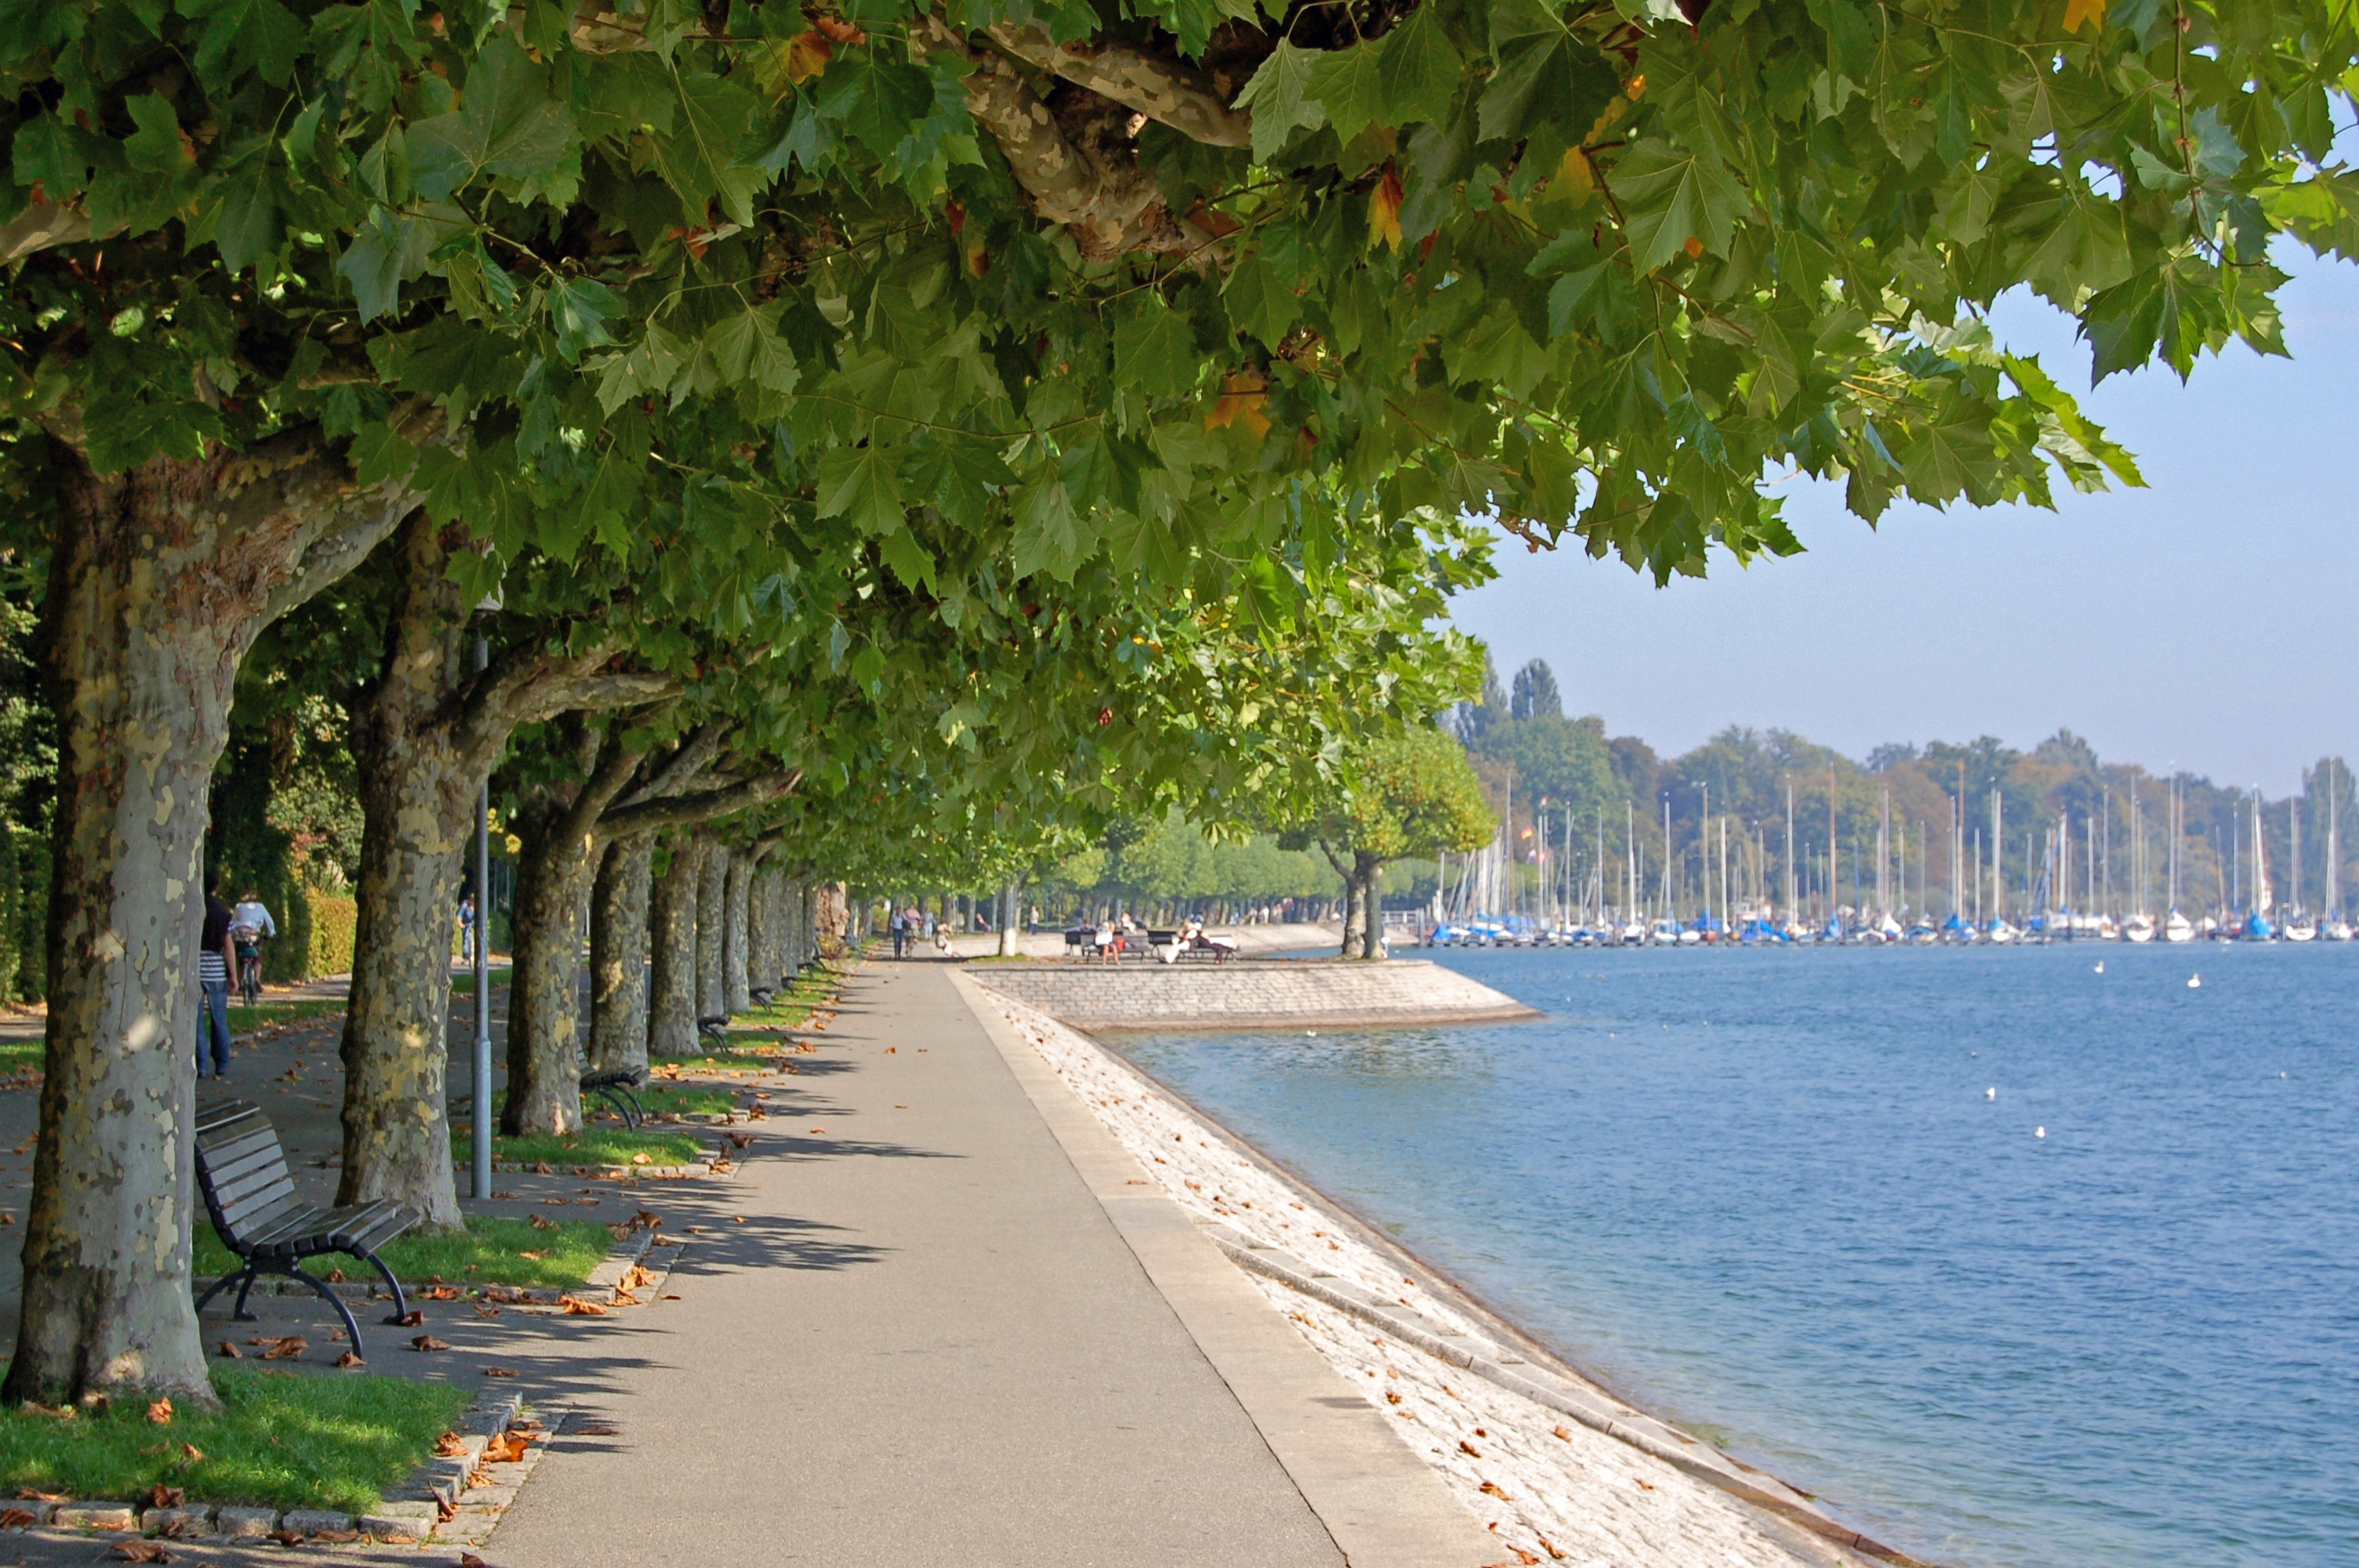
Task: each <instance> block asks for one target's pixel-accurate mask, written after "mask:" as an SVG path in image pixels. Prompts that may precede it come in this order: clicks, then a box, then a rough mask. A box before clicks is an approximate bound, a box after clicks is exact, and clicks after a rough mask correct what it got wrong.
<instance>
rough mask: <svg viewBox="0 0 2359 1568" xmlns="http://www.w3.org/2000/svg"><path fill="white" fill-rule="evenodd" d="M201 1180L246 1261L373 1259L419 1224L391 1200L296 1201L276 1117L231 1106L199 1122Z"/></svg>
mask: <svg viewBox="0 0 2359 1568" xmlns="http://www.w3.org/2000/svg"><path fill="white" fill-rule="evenodd" d="M196 1154H197V1180H198V1182H199V1184H200V1185H201V1186H202V1188H203V1189H204V1195H205V1206H206V1207H207V1209H208V1210H209V1211H210V1212H211V1213H212V1217H213V1219H214V1222H215V1227H216V1228H217V1229H219V1230H221V1231H222V1233H223V1234H222V1241H223V1244H224V1245H226V1246H227V1247H228V1248H229V1249H231V1250H232V1251H234V1252H235V1253H237V1254H238V1255H239V1256H241V1257H244V1258H247V1259H253V1258H257V1257H261V1258H272V1259H282V1260H292V1259H297V1258H306V1257H310V1256H311V1255H312V1254H314V1253H319V1252H349V1253H352V1254H353V1255H354V1256H356V1257H363V1258H366V1257H370V1256H373V1255H374V1254H375V1249H376V1248H377V1247H378V1246H379V1245H380V1244H381V1243H383V1242H386V1241H389V1240H391V1239H393V1238H395V1237H397V1236H398V1235H400V1234H401V1233H402V1232H403V1231H405V1230H407V1229H408V1228H409V1227H410V1226H411V1225H412V1224H413V1223H415V1218H414V1217H413V1216H412V1215H411V1213H410V1211H409V1210H408V1207H407V1206H404V1205H402V1204H400V1203H398V1202H396V1201H395V1200H393V1199H390V1198H381V1199H378V1200H377V1201H375V1202H374V1203H365V1204H353V1205H351V1206H347V1207H344V1208H317V1207H312V1206H308V1205H305V1204H301V1203H299V1202H297V1201H296V1196H295V1178H294V1175H293V1173H291V1172H289V1171H288V1168H287V1152H286V1149H285V1147H284V1146H283V1145H281V1144H280V1143H279V1141H278V1134H277V1130H274V1129H273V1128H272V1127H271V1125H270V1119H269V1118H267V1117H266V1116H264V1115H263V1114H262V1112H261V1110H260V1108H257V1107H255V1106H254V1105H252V1104H250V1103H246V1102H242V1101H228V1102H224V1103H223V1104H221V1105H217V1106H214V1107H212V1108H208V1109H206V1110H204V1111H202V1112H201V1113H200V1114H199V1116H198V1119H197V1149H196Z"/></svg>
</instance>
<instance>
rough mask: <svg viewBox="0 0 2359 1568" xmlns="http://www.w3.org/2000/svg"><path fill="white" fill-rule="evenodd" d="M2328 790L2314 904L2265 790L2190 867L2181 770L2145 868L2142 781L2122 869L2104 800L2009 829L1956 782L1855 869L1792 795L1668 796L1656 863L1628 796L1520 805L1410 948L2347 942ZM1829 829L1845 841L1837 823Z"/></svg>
mask: <svg viewBox="0 0 2359 1568" xmlns="http://www.w3.org/2000/svg"><path fill="white" fill-rule="evenodd" d="M1830 798H1832V791H1831V792H1830ZM2334 799H2335V796H2334V795H2333V794H2332V792H2330V793H2329V795H2328V803H2329V806H2330V813H2329V816H2328V822H2327V829H2326V855H2325V865H2326V886H2325V888H2324V889H2323V890H2322V892H2323V898H2322V900H2321V903H2318V904H2317V905H2316V906H2315V907H2313V906H2311V905H2310V903H2309V902H2308V900H2307V898H2306V890H2305V889H2304V888H2303V887H2302V879H2301V865H2302V860H2301V851H2300V844H2301V822H2300V818H2299V816H2297V815H2295V814H2294V813H2293V812H2292V811H2291V810H2290V809H2289V808H2288V810H2287V811H2286V812H2285V813H2284V815H2283V816H2282V817H2281V818H2280V820H2279V821H2278V823H2277V824H2276V826H2280V827H2286V828H2287V829H2288V834H2289V837H2290V839H2291V843H2292V846H2293V851H2292V855H2291V862H2292V865H2291V874H2290V876H2289V877H2286V878H2284V879H2282V880H2283V881H2284V883H2285V885H2284V886H2283V887H2282V888H2281V887H2280V885H2279V882H2280V879H2279V878H2278V877H2277V876H2274V875H2273V874H2272V872H2271V870H2270V865H2269V858H2268V852H2267V842H2268V838H2269V835H2268V832H2267V831H2266V828H2267V827H2269V826H2270V825H2269V824H2266V823H2265V822H2264V820H2263V813H2264V810H2265V807H2264V806H2263V804H2262V801H2261V799H2260V797H2259V796H2258V795H2254V796H2253V797H2252V798H2251V799H2250V800H2249V802H2247V803H2246V808H2245V810H2244V811H2243V812H2241V813H2240V815H2241V816H2243V820H2241V821H2240V822H2239V823H2238V824H2237V825H2236V829H2237V830H2236V832H2235V833H2234V836H2233V841H2232V843H2231V844H2230V845H2228V846H2225V847H2224V848H2225V849H2227V851H2228V852H2227V854H2225V855H2224V856H2212V857H2210V865H2209V870H2210V872H2211V875H2210V876H2209V878H2208V879H2198V878H2193V877H2188V876H2183V875H2182V871H2183V868H2182V865H2181V860H2180V845H2181V843H2182V842H2183V841H2184V839H2185V831H2184V820H2183V817H2184V803H2183V802H2182V800H2181V798H2180V790H2179V787H2178V786H2177V784H2175V783H2173V784H2171V786H2170V788H2169V794H2168V797H2167V799H2166V801H2165V802H2164V803H2163V810H2164V812H2165V814H2166V815H2165V821H2164V834H2163V838H2164V841H2165V845H2166V849H2165V851H2164V853H2163V854H2162V855H2161V856H2160V857H2156V856H2155V855H2153V854H2152V853H2151V851H2150V849H2149V834H2148V833H2147V831H2146V828H2147V823H2146V820H2145V819H2146V816H2147V812H2148V810H2149V806H2148V803H2147V802H2146V801H2143V800H2141V799H2140V798H2139V797H2138V796H2137V795H2136V793H2135V792H2133V793H2132V794H2131V795H2130V797H2129V800H2128V803H2127V804H2128V816H2129V820H2128V822H2127V823H2126V824H2125V826H2126V827H2127V828H2128V832H2127V834H2126V836H2125V840H2126V841H2125V844H2123V845H2122V846H2120V848H2121V849H2123V850H2124V851H2125V853H2124V860H2125V862H2126V863H2125V864H2124V865H2122V866H2120V867H2119V868H2116V866H2115V864H2114V851H2115V849H2116V844H2115V842H2114V838H2115V832H2114V829H2115V824H2114V819H2113V812H2112V810H2111V805H2112V802H2111V799H2110V797H2107V799H2106V800H2105V802H2104V811H2103V812H2102V814H2100V815H2097V816H2090V817H2083V818H2082V819H2080V820H2078V821H2076V820H2075V819H2074V818H2073V816H2071V815H2070V814H2065V815H2061V816H2057V817H2056V818H2054V819H2053V820H2051V821H2049V822H2046V823H2042V824H2039V825H2037V826H2036V827H2033V828H2031V829H2029V830H2022V829H2018V830H2017V834H2016V836H2015V837H2014V838H2010V837H2009V834H2008V827H2007V823H2006V810H2005V803H2004V801H2003V799H2002V798H2001V797H2000V795H1997V794H1996V793H1995V792H1994V793H1993V794H1992V795H1990V797H1989V800H1988V806H1987V815H1986V817H1985V815H1984V811H1983V810H1982V809H1980V807H1979V805H1977V806H1975V807H1973V808H1970V807H1969V806H1968V804H1967V802H1966V801H1965V799H1964V797H1963V795H1962V794H1961V795H1959V796H1957V797H1954V798H1953V799H1952V800H1951V812H1950V822H1949V824H1948V831H1947V832H1946V833H1945V834H1944V833H1940V832H1938V830H1936V831H1928V830H1927V829H1925V828H1924V827H1921V826H1920V827H1919V829H1918V831H1917V832H1916V833H1915V834H1913V835H1912V834H1911V833H1910V832H1909V830H1908V824H1907V823H1906V822H1905V821H1902V822H1897V823H1896V821H1895V820H1894V818H1893V815H1892V811H1891V802H1890V798H1889V795H1887V796H1886V801H1885V803H1884V812H1883V817H1882V820H1881V821H1880V822H1879V823H1878V824H1877V825H1876V827H1875V837H1874V840H1873V842H1872V844H1868V845H1865V846H1862V845H1859V844H1857V843H1856V841H1854V846H1853V849H1852V853H1851V856H1850V863H1849V865H1848V866H1846V865H1844V864H1843V863H1842V857H1840V856H1837V855H1831V854H1829V853H1828V852H1827V851H1826V850H1825V849H1823V848H1822V847H1816V846H1811V845H1808V844H1803V843H1801V842H1800V841H1799V838H1798V837H1797V824H1796V820H1795V807H1794V797H1793V794H1792V792H1791V790H1790V789H1789V790H1788V794H1787V799H1786V815H1785V820H1784V822H1783V823H1782V824H1777V823H1775V822H1761V821H1755V822H1751V823H1738V822H1735V821H1733V820H1732V818H1731V817H1730V816H1728V815H1727V814H1724V813H1723V814H1722V815H1720V816H1713V815H1712V812H1711V809H1710V804H1709V802H1710V797H1709V795H1708V794H1707V795H1705V797H1704V808H1703V810H1702V811H1701V813H1700V814H1699V816H1698V817H1697V819H1695V820H1692V821H1690V822H1686V823H1680V822H1677V821H1675V820H1674V818H1673V815H1672V809H1671V806H1670V803H1669V800H1668V799H1667V800H1666V801H1665V802H1664V806H1663V816H1662V821H1661V825H1660V827H1661V838H1660V839H1659V843H1660V844H1662V845H1667V846H1677V847H1679V849H1680V851H1681V852H1680V853H1679V854H1677V855H1666V854H1663V853H1661V852H1659V851H1658V852H1656V853H1655V854H1653V855H1652V856H1651V860H1652V861H1653V863H1652V864H1651V865H1650V864H1649V860H1650V855H1649V847H1648V844H1647V842H1646V841H1645V840H1643V839H1642V838H1641V837H1640V835H1639V833H1638V831H1637V817H1636V811H1635V808H1633V807H1631V806H1627V805H1625V806H1624V811H1623V816H1624V820H1623V821H1622V822H1621V823H1620V824H1611V823H1610V822H1609V820H1608V817H1607V815H1606V813H1605V812H1604V811H1603V810H1602V809H1601V810H1598V811H1596V812H1594V813H1593V814H1591V815H1590V816H1586V817H1582V816H1576V815H1575V814H1574V813H1573V812H1571V811H1570V810H1565V811H1561V812H1559V813H1555V814H1551V813H1549V811H1548V810H1547V809H1546V808H1545V807H1543V808H1541V809H1540V810H1538V811H1537V812H1536V813H1535V814H1534V815H1535V818H1536V819H1535V820H1533V821H1531V822H1527V823H1525V824H1522V825H1520V832H1519V831H1518V827H1519V825H1518V824H1517V821H1516V820H1515V818H1514V816H1513V815H1512V812H1511V813H1510V815H1509V816H1507V817H1506V819H1505V820H1503V821H1502V823H1501V825H1500V829H1499V832H1498V834H1497V836H1496V837H1495V838H1494V839H1493V840H1492V841H1491V842H1490V843H1489V844H1487V845H1484V847H1483V848H1482V849H1477V850H1475V851H1473V852H1472V853H1470V854H1465V855H1459V856H1448V855H1445V856H1443V857H1441V860H1440V876H1439V879H1438V881H1437V885H1436V887H1435V891H1434V893H1433V897H1432V899H1431V901H1430V903H1429V904H1428V905H1427V906H1426V907H1425V908H1424V909H1422V910H1420V911H1419V916H1418V919H1417V921H1416V923H1415V925H1414V926H1413V927H1412V929H1413V931H1414V934H1415V936H1414V939H1415V940H1416V941H1417V942H1418V943H1419V945H1421V946H1435V947H1453V946H1520V947H1536V946H1571V947H1690V946H1692V947H1704V946H1723V945H1731V944H1734V945H1744V946H1758V945H1764V944H1767V945H1779V946H1783V945H1815V944H1821V943H1829V944H1841V945H1846V946H1848V945H1864V946H1943V945H1949V946H1965V945H1977V944H1984V945H1991V946H2008V945H2014V944H2022V945H2027V946H2038V945H2044V944H2048V943H2053V942H2130V943H2140V944H2143V943H2157V942H2158V943H2162V944H2166V945H2169V944H2177V943H2189V942H2198V941H2210V942H2221V941H2238V942H2290V943H2297V944H2299V943H2309V942H2348V941H2350V940H2352V937H2353V935H2354V924H2353V919H2352V913H2353V912H2352V911H2350V910H2349V909H2348V908H2347V907H2346V906H2345V903H2344V890H2343V887H2342V885H2341V877H2340V874H2339V868H2340V866H2341V864H2342V839H2341V835H2342V825H2341V821H2340V816H2339V811H2337V810H2335V809H2334V808H2333V802H2334ZM1652 826H1653V825H1651V824H1650V825H1649V827H1650V832H1649V833H1648V835H1647V838H1652V837H1653V835H1652V832H1651V827H1652ZM1613 827H1619V829H1620V831H1619V832H1618V833H1615V832H1612V831H1611V828H1613ZM1781 829H1782V831H1781ZM1617 840H1618V841H1617ZM1827 842H1828V843H1830V844H1832V843H1835V842H1837V839H1836V836H1835V833H1834V826H1833V823H1832V817H1831V819H1830V822H1829V824H1828V835H1827ZM2018 847H2019V853H2017V852H2016V851H2017V849H2018ZM1862 849H1864V850H1865V853H1864V854H1863V853H1862V852H1861V851H1862ZM2157 858H2159V859H2160V860H2161V861H2162V863H2161V864H2160V865H2155V864H2152V863H2150V861H2152V860H2155V859H2157ZM2010 861H2011V863H2010ZM2198 881H2207V882H2208V885H2196V884H2197V883H2198Z"/></svg>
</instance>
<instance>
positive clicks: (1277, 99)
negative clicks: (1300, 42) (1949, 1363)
mask: <svg viewBox="0 0 2359 1568" xmlns="http://www.w3.org/2000/svg"><path fill="white" fill-rule="evenodd" d="M1323 58H1324V56H1323V54H1322V52H1321V50H1318V49H1297V48H1295V47H1294V46H1293V45H1292V44H1290V43H1288V42H1286V41H1284V40H1283V39H1281V40H1279V43H1278V46H1277V49H1274V50H1273V51H1271V53H1270V57H1269V58H1268V59H1266V60H1264V61H1262V62H1261V69H1260V70H1256V71H1255V72H1254V74H1253V80H1252V81H1248V82H1246V83H1245V91H1244V92H1240V93H1238V94H1237V107H1238V108H1240V109H1243V110H1246V111H1247V112H1249V113H1250V114H1252V115H1253V156H1254V161H1255V162H1256V163H1267V162H1268V161H1269V159H1270V157H1271V156H1272V155H1273V154H1275V153H1276V152H1277V150H1278V149H1279V148H1280V147H1283V146H1286V144H1287V142H1288V140H1290V139H1291V138H1292V137H1293V135H1294V133H1295V132H1296V131H1298V130H1302V131H1315V130H1317V129H1318V128H1319V127H1320V126H1321V125H1323V124H1326V123H1327V112H1326V110H1324V109H1322V108H1321V107H1320V105H1319V101H1318V96H1317V94H1315V93H1313V92H1310V72H1311V70H1312V68H1313V67H1314V66H1316V65H1317V64H1318V63H1319V61H1320V60H1321V59H1323Z"/></svg>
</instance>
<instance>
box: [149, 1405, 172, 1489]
mask: <svg viewBox="0 0 2359 1568" xmlns="http://www.w3.org/2000/svg"><path fill="white" fill-rule="evenodd" d="M147 1419H148V1420H149V1421H152V1422H155V1423H156V1424H157V1425H158V1426H169V1425H171V1424H172V1401H171V1400H168V1399H163V1400H157V1401H156V1402H155V1403H154V1404H151V1405H149V1406H148V1407H147ZM156 1506H157V1507H158V1508H159V1509H160V1508H162V1507H163V1506H164V1505H163V1504H161V1503H158V1504H157V1505H156Z"/></svg>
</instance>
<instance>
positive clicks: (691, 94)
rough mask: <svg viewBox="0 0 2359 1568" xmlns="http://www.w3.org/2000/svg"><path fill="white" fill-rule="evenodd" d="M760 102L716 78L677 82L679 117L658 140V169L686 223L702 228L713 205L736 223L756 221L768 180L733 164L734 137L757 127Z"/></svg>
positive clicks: (757, 171)
mask: <svg viewBox="0 0 2359 1568" xmlns="http://www.w3.org/2000/svg"><path fill="white" fill-rule="evenodd" d="M761 108H762V105H761V101H760V100H759V99H757V98H756V97H755V96H754V94H752V93H751V92H746V91H745V89H744V88H742V87H740V86H738V85H737V84H736V83H735V82H734V81H723V80H722V79H721V78H720V77H717V76H707V75H701V74H700V75H691V76H684V77H681V78H679V119H678V121H677V122H676V123H675V124H674V125H673V127H672V131H671V134H670V135H665V136H658V137H657V138H656V144H655V147H656V168H657V169H658V171H660V172H661V173H662V175H663V177H664V179H665V181H666V182H667V183H668V184H669V185H670V186H671V188H672V189H674V190H676V191H678V192H679V200H680V203H681V205H682V206H684V207H686V208H687V209H688V212H689V221H690V222H691V223H694V224H697V225H699V226H701V225H702V224H703V222H704V221H705V212H706V209H708V208H709V207H711V206H712V204H714V203H715V202H718V203H719V204H720V207H721V210H722V211H723V212H725V213H727V214H728V216H729V221H730V222H733V223H738V224H751V223H752V222H754V192H755V191H756V190H758V189H761V188H762V184H763V181H764V180H765V179H766V178H767V177H766V175H764V173H763V172H762V170H761V169H760V168H754V167H741V166H740V165H739V164H738V162H737V142H738V138H739V137H740V136H741V135H743V134H744V133H745V129H746V127H748V126H750V125H756V124H760V123H761Z"/></svg>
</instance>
